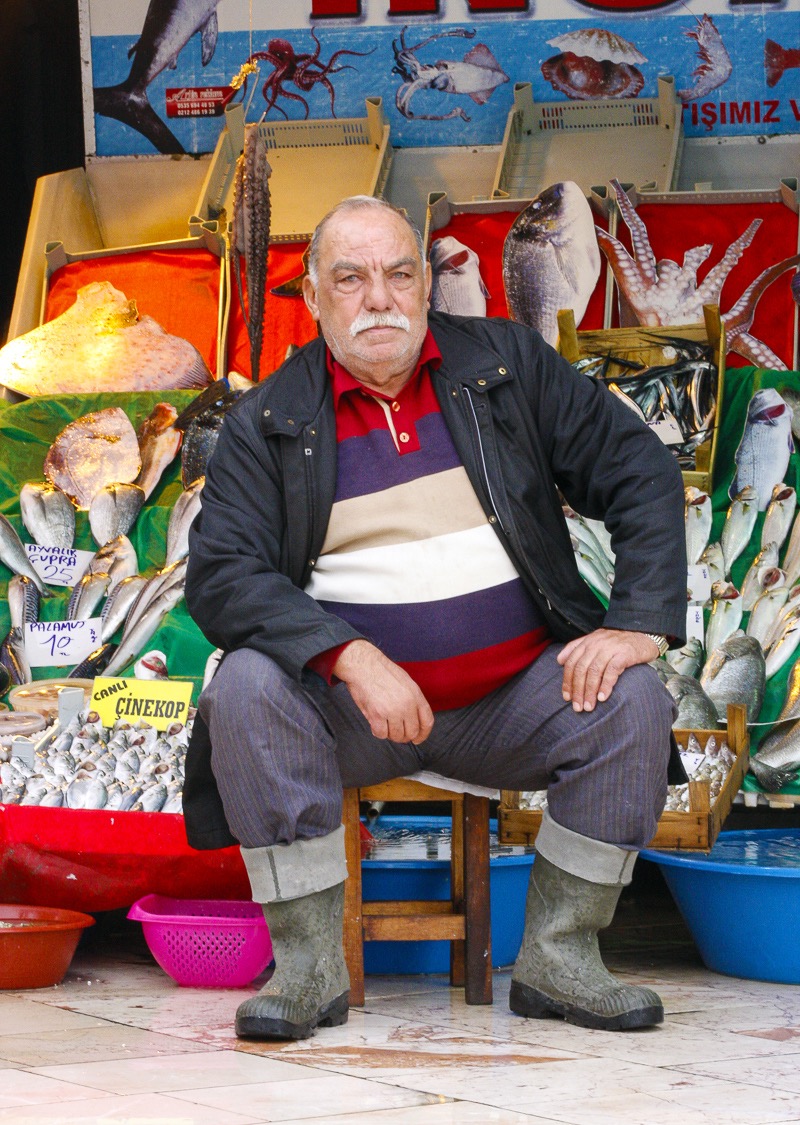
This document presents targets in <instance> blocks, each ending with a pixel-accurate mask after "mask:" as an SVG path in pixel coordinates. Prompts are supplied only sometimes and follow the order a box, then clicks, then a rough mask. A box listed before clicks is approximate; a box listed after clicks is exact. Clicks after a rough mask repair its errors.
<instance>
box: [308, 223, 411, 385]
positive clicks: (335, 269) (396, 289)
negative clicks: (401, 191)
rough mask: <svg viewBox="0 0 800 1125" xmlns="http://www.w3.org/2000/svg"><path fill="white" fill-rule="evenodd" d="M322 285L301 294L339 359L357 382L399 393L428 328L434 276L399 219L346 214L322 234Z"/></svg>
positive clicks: (404, 224) (320, 257)
mask: <svg viewBox="0 0 800 1125" xmlns="http://www.w3.org/2000/svg"><path fill="white" fill-rule="evenodd" d="M318 274H319V279H318V281H317V284H316V285H314V283H313V282H312V281H311V278H309V277H306V278H305V279H304V281H303V296H304V298H305V302H306V305H307V306H308V308H309V311H310V312H311V315H312V316H313V317H314V320H316V321H318V322H319V325H320V329H321V330H322V335H323V336H324V337H325V340H326V342H327V344H328V346H329V347H330V349H331V351H332V352H333V354H334V356H335V357H336V359H337V360H338V361H339V362H340V363H341V364H342V365H343V366H344V367H346V368H347V370H348V371H349V372H350V373H351V374H352V375H354V376H355V377H356V378H357V379H358V380H360V381H361V382H362V383H364V384H366V385H367V386H370V387H373V388H374V389H376V390H381V391H383V392H384V393H386V394H395V393H397V391H399V390H400V388H401V387H402V386H403V385H404V384H405V382H406V381H407V380H408V379H409V378H410V376H411V374H412V372H413V370H414V367H415V365H416V361H417V357H418V356H419V353H420V349H421V347H422V342H423V340H424V339H425V333H426V331H427V327H428V318H427V307H428V297H429V296H430V270H429V267H427V266H426V265H424V264H423V263H422V262H421V261H420V257H419V251H418V250H417V244H416V241H415V239H414V235H413V232H412V231H411V229H410V228H409V226H408V224H407V223H405V222H404V221H403V219H402V218H401V217H400V216H399V215H395V214H394V213H393V212H391V211H384V210H382V209H378V208H372V207H363V208H358V209H357V210H353V211H342V212H340V213H339V214H338V215H334V217H333V218H332V219H329V220H328V223H327V225H326V226H325V228H324V230H323V232H322V238H321V241H320V246H319V259H318Z"/></svg>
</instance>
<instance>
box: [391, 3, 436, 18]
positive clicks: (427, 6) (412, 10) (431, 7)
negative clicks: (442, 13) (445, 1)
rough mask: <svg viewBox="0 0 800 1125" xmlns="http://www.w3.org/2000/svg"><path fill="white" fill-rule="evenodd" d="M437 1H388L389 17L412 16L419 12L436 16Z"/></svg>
mask: <svg viewBox="0 0 800 1125" xmlns="http://www.w3.org/2000/svg"><path fill="white" fill-rule="evenodd" d="M438 11H439V0H389V13H388V14H389V15H390V16H413V15H419V14H420V13H421V12H424V13H426V14H432V15H436V14H437V13H438Z"/></svg>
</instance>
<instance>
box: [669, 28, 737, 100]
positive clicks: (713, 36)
mask: <svg viewBox="0 0 800 1125" xmlns="http://www.w3.org/2000/svg"><path fill="white" fill-rule="evenodd" d="M696 19H697V26H696V27H690V28H687V29H686V30H685V31H684V35H688V37H689V38H690V39H694V41H695V43H696V44H697V56H698V59H699V61H698V64H697V67H696V68H695V71H694V73H693V74H692V79H693V83H692V85H691V86H688V87H687V88H686V89H684V90H679V91H678V97H679V98H680V99H681V101H684V102H689V101H693V100H694V99H695V98H704V97H705V96H706V94H710V93H711V91H712V90H716V89H717V87H718V86H722V85H723V84H724V83H725V82H727V81H728V79H729V78H730V76H731V74H732V73H733V63H732V62H731V57H730V55H729V54H728V50H727V48H726V46H725V44H724V43H723V41H722V36H721V35H720V33H719V31H718V30H717V27H716V24H715V23H714V21H713V20H712V18H711V16H708V15H704V16H703V17H702V19H701V18H700V17H696Z"/></svg>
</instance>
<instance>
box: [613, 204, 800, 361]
mask: <svg viewBox="0 0 800 1125" xmlns="http://www.w3.org/2000/svg"><path fill="white" fill-rule="evenodd" d="M636 211H637V214H638V215H639V217H640V219H641V220H642V222H643V223H644V225H645V226H646V227H647V233H648V236H649V238H650V245H651V247H652V249H653V253H654V254H655V256H656V261H661V260H662V259H663V258H671V259H672V260H673V261H674V262H678V263H681V262H682V261H683V255H684V253H685V252H686V251H687V250H690V249H692V248H693V247H695V246H703V245H705V244H706V243H711V247H712V249H711V253H710V254H709V256H708V258H707V259H706V261H705V262H704V263H703V265H702V266H701V267H700V269H699V270H698V271H697V278H698V283H699V282H702V280H703V278H704V277H705V276H706V274H707V273H708V272H709V270H710V269H713V267H714V266H716V265H717V263H718V262H719V261H720V259H721V258H722V256H723V254H724V253H725V251H726V250H727V249H728V247H729V246H730V244H731V243H732V242H733V241H734V240H735V239H737V238H739V236H740V235H742V234H743V233H744V232H745V230H747V227H748V225H749V224H750V223H751V222H752V221H753V219H762V220H763V222H762V223H761V226H760V227H759V228H758V230H757V231H756V234H755V237H754V239H753V241H752V242H751V243H750V245H749V246H748V247H747V249H746V250H744V252H743V253H742V256H741V258H740V259H739V261H738V263H737V264H736V265H735V266H734V267H733V269H732V270H731V272H730V273H729V275H728V278H727V280H726V282H725V284H724V286H723V288H722V294H721V298H720V313H723V314H724V313H726V312H728V311H729V310H730V309H731V307H732V306H733V305H735V304H736V302H737V301H738V300H739V298H740V297H741V296H742V294H743V293H744V291H745V289H746V288H747V286H748V285H749V284H750V283H751V282H752V281H754V280H755V279H756V277H758V275H759V274H760V273H761V271H762V270H764V269H766V268H767V267H768V266H771V265H774V264H775V263H776V262H780V261H782V260H783V259H784V258H789V257H791V256H792V255H793V254H796V253H797V240H798V216H797V215H795V214H794V213H793V212H792V211H790V210H789V208H788V207H786V206H785V205H784V204H783V203H647V202H644V201H642V202H640V203H639V206H638V207H637V208H636ZM617 237H618V238H619V240H620V242H622V244H623V245H624V246H626V247H627V248H628V250H630V237H629V232H628V228H627V226H626V225H625V223H624V222H620V223H619V229H618V231H617ZM793 275H794V271H793V270H787V271H786V272H785V273H783V274H782V275H781V276H780V277H779V278H778V279H777V280H776V281H774V282H773V283H772V285H770V286H769V288H768V289H767V290H766V291H765V292H764V293H763V295H762V297H761V299H760V301H759V302H758V305H757V308H756V315H755V319H754V320H753V325H752V327H751V328H750V329H749V330H748V331H749V332H750V335H752V336H755V337H756V338H757V339H759V340H763V341H764V343H765V344H768V345H769V346H770V347H771V348H772V350H773V351H774V352H775V354H776V355H777V356H778V357H779V358H780V359H782V360H783V362H784V363H785V364H786V366H787V367H788V368H789V369H792V368H793V366H794V356H793V326H794V309H795V306H794V302H793V300H792V294H791V290H790V287H789V285H790V282H791V280H792V277H793ZM615 306H616V302H615ZM614 323H615V324H618V323H619V317H618V310H617V308H616V307H615V309H614ZM728 356H729V362H728V366H729V367H743V366H749V365H750V364H751V362H752V361H750V360H747V359H743V358H741V357H740V356H738V355H736V354H735V353H732V352H729V353H728Z"/></svg>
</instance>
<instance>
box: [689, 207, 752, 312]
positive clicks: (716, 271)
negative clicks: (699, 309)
mask: <svg viewBox="0 0 800 1125" xmlns="http://www.w3.org/2000/svg"><path fill="white" fill-rule="evenodd" d="M762 222H763V220H762V219H753V221H752V223H751V224H750V226H749V227H748V228H747V230H746V231H745V232H744V234H741V235H739V237H738V238H736V239H734V241H733V242H732V243H731V244H730V246H729V247H728V249H727V250H726V251H725V253H724V254H723V255H722V257H721V258H720V260H719V262H718V263H717V264H716V265H715V266H714V268H713V269H712V270H709V271H708V274H707V275H706V277H705V278H704V280H703V283H702V285H700V286H699V287H698V289H697V300H698V302H699V303H700V304H702V305H708V304H717V303H718V302H719V295H720V293H721V292H722V286H723V285H724V284H725V280H726V278H727V276H728V274H729V273H730V272H731V270H732V269H733V267H734V266H735V265H736V263H737V262H738V261H739V259H740V258H741V256H742V254H743V253H744V251H745V250H746V249H747V247H748V246H749V245H750V243H751V242H752V241H753V239H754V238H755V234H756V231H757V230H758V228H759V227H760V226H761V223H762Z"/></svg>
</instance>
